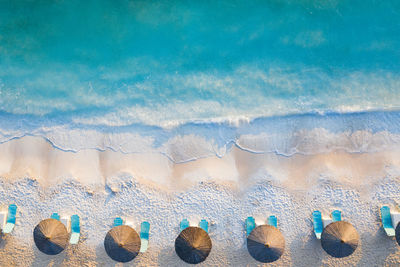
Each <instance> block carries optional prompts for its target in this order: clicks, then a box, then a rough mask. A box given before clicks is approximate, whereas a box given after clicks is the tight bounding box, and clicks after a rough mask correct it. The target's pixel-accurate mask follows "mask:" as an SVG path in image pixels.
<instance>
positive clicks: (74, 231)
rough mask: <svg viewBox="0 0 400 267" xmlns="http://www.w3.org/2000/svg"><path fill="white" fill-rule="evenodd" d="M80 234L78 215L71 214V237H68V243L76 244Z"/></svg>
mask: <svg viewBox="0 0 400 267" xmlns="http://www.w3.org/2000/svg"><path fill="white" fill-rule="evenodd" d="M80 234H81V227H80V223H79V216H78V215H72V216H71V237H70V239H69V243H70V244H72V245H76V244H78V242H79V237H80Z"/></svg>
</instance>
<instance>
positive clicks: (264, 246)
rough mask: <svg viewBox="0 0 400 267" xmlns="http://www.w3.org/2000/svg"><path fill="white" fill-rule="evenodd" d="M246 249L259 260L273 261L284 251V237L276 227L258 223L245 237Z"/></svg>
mask: <svg viewBox="0 0 400 267" xmlns="http://www.w3.org/2000/svg"><path fill="white" fill-rule="evenodd" d="M247 250H248V251H249V253H250V255H251V256H252V257H253V258H254V259H255V260H257V261H259V262H273V261H276V260H278V259H279V258H280V257H281V256H282V254H283V252H284V251H285V238H284V237H283V235H282V233H281V232H280V231H279V230H278V229H277V228H276V227H273V226H271V225H260V226H257V227H256V228H254V229H253V231H251V233H250V234H249V236H248V237H247Z"/></svg>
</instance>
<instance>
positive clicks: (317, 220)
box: [312, 210, 324, 239]
mask: <svg viewBox="0 0 400 267" xmlns="http://www.w3.org/2000/svg"><path fill="white" fill-rule="evenodd" d="M312 216H313V225H314V233H315V236H316V237H317V238H318V239H321V234H322V231H323V230H324V225H323V223H322V215H321V212H320V211H319V210H316V211H314V212H313V213H312Z"/></svg>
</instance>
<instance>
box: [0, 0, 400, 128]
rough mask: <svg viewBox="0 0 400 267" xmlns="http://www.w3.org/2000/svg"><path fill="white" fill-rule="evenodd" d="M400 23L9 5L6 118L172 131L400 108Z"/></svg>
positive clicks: (2, 39) (350, 12)
mask: <svg viewBox="0 0 400 267" xmlns="http://www.w3.org/2000/svg"><path fill="white" fill-rule="evenodd" d="M399 12H400V5H399V3H398V1H382V2H376V1H367V2H366V1H351V2H348V1H337V0H331V1H277V0H275V1H253V2H252V3H249V2H248V1H233V2H232V1H219V2H218V3H215V2H214V1H202V2H201V3H193V2H187V1H167V2H165V1H125V0H120V1H84V2H82V1H76V0H75V1H74V0H73V1H28V0H25V1H1V2H0V55H1V56H0V111H2V112H4V113H5V114H24V115H26V116H27V117H26V118H27V120H32V119H33V120H36V121H37V122H39V123H40V124H44V125H47V124H51V123H52V122H53V121H54V120H55V119H57V120H60V119H61V118H62V119H67V120H72V121H74V122H78V123H82V124H96V125H97V124H101V125H131V124H138V123H139V124H143V125H157V126H160V125H161V126H164V127H165V126H171V125H177V124H180V123H187V122H191V121H193V120H201V121H210V120H213V121H215V120H217V121H226V120H230V121H235V122H237V121H238V120H247V119H249V118H258V117H265V116H275V115H286V114H298V113H309V112H319V113H326V112H332V111H336V112H351V111H365V110H393V109H398V108H399V107H400V97H398V93H399V87H400V73H399V69H400V68H399V67H400V52H399V51H400V49H399V48H400V37H399V36H400V26H399V25H400V24H399V21H400V19H399V18H400V16H399V15H400V14H399ZM29 115H40V116H41V117H39V118H38V117H29ZM62 123H65V122H64V121H63V122H62Z"/></svg>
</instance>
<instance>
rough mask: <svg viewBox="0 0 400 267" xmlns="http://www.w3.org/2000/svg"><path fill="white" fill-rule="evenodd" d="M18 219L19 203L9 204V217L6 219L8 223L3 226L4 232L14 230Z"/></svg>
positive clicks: (7, 232)
mask: <svg viewBox="0 0 400 267" xmlns="http://www.w3.org/2000/svg"><path fill="white" fill-rule="evenodd" d="M16 219H17V205H15V204H11V205H10V206H8V213H7V219H6V224H5V226H4V228H3V233H5V234H9V233H11V232H12V230H13V229H14V226H15V222H16Z"/></svg>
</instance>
